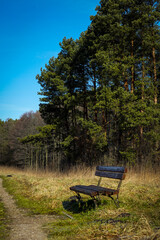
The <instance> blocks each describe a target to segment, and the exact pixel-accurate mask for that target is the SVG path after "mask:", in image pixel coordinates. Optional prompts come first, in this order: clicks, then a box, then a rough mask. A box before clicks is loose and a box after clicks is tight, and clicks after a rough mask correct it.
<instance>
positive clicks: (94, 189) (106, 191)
mask: <svg viewBox="0 0 160 240" xmlns="http://www.w3.org/2000/svg"><path fill="white" fill-rule="evenodd" d="M70 190H72V191H75V192H79V193H84V194H87V195H90V196H96V195H99V194H102V195H114V194H117V193H118V191H117V190H115V189H110V188H104V187H99V186H95V185H89V186H85V185H76V186H73V187H70Z"/></svg>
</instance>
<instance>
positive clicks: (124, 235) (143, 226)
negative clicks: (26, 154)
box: [0, 167, 160, 240]
mask: <svg viewBox="0 0 160 240" xmlns="http://www.w3.org/2000/svg"><path fill="white" fill-rule="evenodd" d="M94 172H95V169H92V170H91V169H89V168H88V169H86V168H85V170H84V169H83V168H77V169H73V170H72V171H70V172H69V173H65V174H63V173H61V174H60V173H56V172H55V173H53V172H48V173H44V172H40V171H39V172H37V173H36V172H34V171H30V170H23V171H20V170H19V169H14V168H5V167H1V168H0V175H1V176H2V177H3V179H4V185H5V187H6V188H7V189H8V191H9V192H10V193H11V194H12V195H14V197H15V199H16V200H17V203H18V204H19V206H20V207H27V208H28V209H31V208H32V209H31V210H32V211H31V212H32V214H35V213H36V214H43V213H45V214H46V213H47V214H59V215H64V216H67V215H68V216H69V217H66V218H64V220H63V221H62V220H60V221H58V220H57V222H54V223H53V224H50V225H47V226H45V229H46V231H47V232H48V239H84V240H85V239H86V240H87V239H91V240H92V239H93V240H94V239H95V240H96V239H97V240H98V239H115V240H116V239H117V240H118V239H133V240H134V239H135V240H137V239H140V240H142V239H150V240H151V239H154V240H156V239H160V172H159V171H158V170H156V173H155V172H154V171H153V170H152V171H151V170H150V171H149V170H148V171H147V170H145V171H143V170H141V171H139V172H136V171H134V170H129V171H128V173H127V177H126V179H125V180H124V181H123V183H122V186H121V190H120V196H119V198H120V207H119V208H117V207H116V206H115V205H114V203H113V201H112V200H110V199H109V198H107V197H103V198H102V204H101V205H99V206H98V207H97V208H96V209H89V210H87V209H86V210H85V211H77V209H76V210H75V209H74V208H72V206H71V204H72V203H71V202H69V198H70V197H71V196H73V195H74V193H73V192H72V191H70V190H69V187H71V186H73V185H76V184H84V185H89V184H97V182H98V178H97V177H95V176H94ZM7 175H12V177H7ZM116 184H117V182H115V181H113V180H111V181H110V180H108V179H104V180H103V181H102V186H107V187H111V185H113V186H115V185H116ZM83 197H84V201H88V199H89V197H88V196H85V195H84V196H83ZM36 203H37V204H36ZM67 204H68V205H67ZM31 206H32V207H31ZM40 206H41V207H40ZM33 208H34V209H33ZM65 214H66V215H65Z"/></svg>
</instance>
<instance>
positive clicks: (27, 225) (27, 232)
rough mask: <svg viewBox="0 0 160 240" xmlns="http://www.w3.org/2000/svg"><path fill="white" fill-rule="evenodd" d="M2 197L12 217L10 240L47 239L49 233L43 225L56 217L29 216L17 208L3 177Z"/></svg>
mask: <svg viewBox="0 0 160 240" xmlns="http://www.w3.org/2000/svg"><path fill="white" fill-rule="evenodd" d="M0 197H1V199H2V201H3V203H4V205H5V208H6V209H7V212H8V215H9V218H10V219H11V223H10V226H9V227H10V230H11V231H10V240H47V234H46V233H45V232H44V231H43V230H42V225H43V224H45V223H47V222H51V221H54V220H56V219H57V218H56V217H54V216H43V215H37V216H32V217H30V216H27V215H26V214H25V211H23V210H20V209H19V208H17V206H16V205H15V202H14V200H13V198H12V196H11V195H9V194H8V193H7V192H6V191H5V189H4V188H3V186H2V179H0Z"/></svg>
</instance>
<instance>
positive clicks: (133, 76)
mask: <svg viewBox="0 0 160 240" xmlns="http://www.w3.org/2000/svg"><path fill="white" fill-rule="evenodd" d="M131 46H132V48H131V49H132V50H131V57H132V61H133V59H134V50H133V48H134V40H133V39H132V41H131ZM134 71H135V68H134V64H133V63H132V67H131V75H132V79H131V93H133V92H134V82H135V75H134V74H135V73H134Z"/></svg>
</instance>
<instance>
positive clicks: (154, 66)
mask: <svg viewBox="0 0 160 240" xmlns="http://www.w3.org/2000/svg"><path fill="white" fill-rule="evenodd" d="M152 57H153V73H154V103H155V104H157V95H158V88H157V68H156V53H155V48H154V47H153V48H152Z"/></svg>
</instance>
